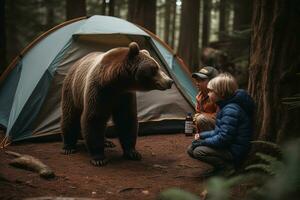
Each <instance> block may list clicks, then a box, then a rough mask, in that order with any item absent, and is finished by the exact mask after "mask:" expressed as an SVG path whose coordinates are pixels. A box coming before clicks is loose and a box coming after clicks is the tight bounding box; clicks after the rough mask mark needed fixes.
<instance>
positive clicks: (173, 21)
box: [170, 0, 177, 49]
mask: <svg viewBox="0 0 300 200" xmlns="http://www.w3.org/2000/svg"><path fill="white" fill-rule="evenodd" d="M171 14H172V15H171V16H172V25H171V26H172V28H171V30H172V32H171V39H170V40H171V41H170V44H171V47H172V48H173V49H174V48H175V33H176V19H177V12H176V0H172V2H171Z"/></svg>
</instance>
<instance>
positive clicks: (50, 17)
mask: <svg viewBox="0 0 300 200" xmlns="http://www.w3.org/2000/svg"><path fill="white" fill-rule="evenodd" d="M45 6H46V9H47V11H46V12H47V14H46V20H47V23H46V27H45V30H49V29H50V28H52V27H53V26H54V25H55V23H54V8H55V5H54V4H53V2H51V1H45Z"/></svg>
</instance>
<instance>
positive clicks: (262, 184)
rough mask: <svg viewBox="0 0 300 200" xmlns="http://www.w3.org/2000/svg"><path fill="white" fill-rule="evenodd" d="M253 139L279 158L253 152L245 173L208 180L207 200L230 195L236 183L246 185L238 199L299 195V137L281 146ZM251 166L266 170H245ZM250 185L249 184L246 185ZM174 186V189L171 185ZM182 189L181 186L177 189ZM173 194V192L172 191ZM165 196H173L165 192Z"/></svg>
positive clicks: (222, 199) (269, 199)
mask: <svg viewBox="0 0 300 200" xmlns="http://www.w3.org/2000/svg"><path fill="white" fill-rule="evenodd" d="M254 143H256V144H260V145H264V146H265V147H266V146H268V147H270V148H271V149H273V150H276V152H280V153H282V159H279V158H278V157H276V156H270V155H268V154H264V153H260V152H259V153H256V156H257V157H258V158H259V160H258V161H257V162H256V163H254V164H252V165H250V166H248V167H246V169H247V172H248V173H246V174H240V175H238V176H235V177H231V178H228V179H225V178H221V177H213V178H211V179H209V180H208V182H207V184H206V187H207V191H208V194H207V198H206V199H208V200H227V199H230V198H231V194H232V191H234V189H235V188H236V187H239V188H240V187H241V186H243V185H247V186H248V187H247V193H245V194H244V195H243V198H242V199H247V200H265V199H267V200H281V199H297V198H298V197H299V195H300V153H299V152H300V139H297V140H294V141H292V142H289V143H287V144H286V145H284V147H283V148H282V150H281V149H280V148H279V146H278V145H277V144H274V143H271V142H265V141H255V142H254ZM253 169H259V170H263V171H265V172H267V173H265V174H261V173H257V172H254V173H253V172H252V173H249V171H253ZM249 186H250V187H249ZM175 190H176V189H175ZM180 192H182V190H180ZM173 194H175V192H173ZM169 197H170V198H168V200H169V199H176V198H172V197H171V196H169Z"/></svg>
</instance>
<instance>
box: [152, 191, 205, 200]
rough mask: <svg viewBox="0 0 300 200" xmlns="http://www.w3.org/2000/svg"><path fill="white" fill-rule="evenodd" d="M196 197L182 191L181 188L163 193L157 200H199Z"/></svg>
mask: <svg viewBox="0 0 300 200" xmlns="http://www.w3.org/2000/svg"><path fill="white" fill-rule="evenodd" d="M199 199H200V198H198V197H197V196H196V195H194V194H192V193H189V192H186V191H184V190H181V189H179V188H171V189H168V190H166V191H164V192H162V193H161V194H160V195H159V196H158V197H157V200H199Z"/></svg>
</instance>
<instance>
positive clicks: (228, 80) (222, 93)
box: [207, 73, 238, 99]
mask: <svg viewBox="0 0 300 200" xmlns="http://www.w3.org/2000/svg"><path fill="white" fill-rule="evenodd" d="M207 88H208V89H209V90H212V91H214V92H215V93H216V94H217V95H218V96H219V97H221V98H222V99H226V98H228V97H231V96H232V95H233V94H234V93H235V91H236V90H237V89H238V84H237V82H236V80H235V78H234V77H233V76H232V75H231V74H229V73H221V74H219V75H218V76H217V77H215V78H213V79H211V80H210V81H209V82H208V84H207Z"/></svg>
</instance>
